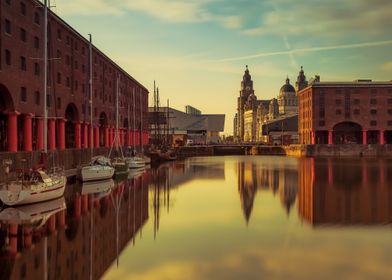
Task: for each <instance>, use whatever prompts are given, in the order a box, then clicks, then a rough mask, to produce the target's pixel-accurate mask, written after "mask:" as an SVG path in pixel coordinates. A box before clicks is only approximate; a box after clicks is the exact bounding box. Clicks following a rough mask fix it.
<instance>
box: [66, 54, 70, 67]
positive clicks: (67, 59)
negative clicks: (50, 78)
mask: <svg viewBox="0 0 392 280" xmlns="http://www.w3.org/2000/svg"><path fill="white" fill-rule="evenodd" d="M66 62H67V65H69V63H70V58H69V55H67V58H66Z"/></svg>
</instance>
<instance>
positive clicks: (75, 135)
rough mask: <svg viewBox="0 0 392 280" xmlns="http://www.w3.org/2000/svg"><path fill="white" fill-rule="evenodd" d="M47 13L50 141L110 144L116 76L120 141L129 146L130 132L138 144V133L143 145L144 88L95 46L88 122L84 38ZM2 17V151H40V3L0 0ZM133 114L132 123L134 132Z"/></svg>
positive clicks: (56, 145)
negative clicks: (91, 134) (91, 102)
mask: <svg viewBox="0 0 392 280" xmlns="http://www.w3.org/2000/svg"><path fill="white" fill-rule="evenodd" d="M48 14H49V16H48V57H49V64H48V73H49V75H48V94H47V104H48V117H49V119H48V148H49V149H50V150H55V149H66V148H83V147H89V146H90V145H93V146H94V147H103V146H106V147H108V146H110V144H111V142H112V140H113V138H114V128H115V123H116V96H117V80H118V81H119V82H118V89H119V90H118V92H119V108H120V114H119V127H120V128H121V129H120V131H119V132H120V136H121V137H120V142H121V143H122V144H123V145H130V144H132V141H133V138H134V137H133V135H134V134H136V137H135V138H136V142H137V144H138V143H139V142H140V139H141V140H142V141H143V143H144V144H147V143H148V121H147V108H148V90H147V89H146V88H145V87H144V86H143V85H142V84H140V83H139V82H138V81H137V80H135V79H134V78H133V77H132V76H131V75H129V74H128V73H126V72H125V71H124V70H123V69H121V68H120V66H118V65H117V64H116V63H115V62H113V61H112V60H111V59H110V58H109V57H107V56H106V55H105V54H103V53H102V52H101V51H100V50H98V49H97V48H95V47H94V46H93V48H92V71H91V73H92V77H93V78H92V85H93V86H92V92H93V123H92V124H90V110H89V92H90V90H89V75H90V67H89V57H90V54H89V42H88V40H86V39H85V38H84V37H83V36H82V35H81V34H79V33H78V32H77V31H76V30H74V29H73V28H72V27H71V26H69V25H68V24H67V23H66V22H64V21H63V20H62V19H61V18H59V17H58V16H57V15H55V14H54V13H52V12H51V11H49V13H48ZM0 19H1V20H0V30H1V32H0V34H1V35H0V50H1V51H0V152H1V151H11V152H16V151H32V150H41V149H42V148H43V142H44V141H43V133H42V131H43V119H42V117H43V115H44V110H43V100H44V99H43V98H44V96H43V91H44V88H43V84H44V75H43V73H44V69H43V67H44V66H43V65H44V62H43V57H44V47H43V44H44V8H43V5H42V3H40V2H39V1H34V0H18V1H14V0H2V1H1V3H0ZM86 35H87V34H86ZM133 93H135V102H134V101H133V100H134V98H133ZM134 103H135V110H136V112H135V114H134V113H133V108H134V106H133V105H134ZM128 106H129V107H130V118H128ZM134 115H135V116H136V118H135V128H136V129H135V130H134V131H132V128H133V123H134V122H133V121H134V120H133V116H134ZM141 119H143V124H141ZM128 124H130V125H129V127H130V128H131V131H128V129H127V128H128ZM140 128H141V129H142V131H143V133H142V135H140V133H139V131H140ZM89 129H92V130H93V132H94V133H93V135H94V136H93V139H89V138H90V137H89V135H90V134H89V133H88V131H89Z"/></svg>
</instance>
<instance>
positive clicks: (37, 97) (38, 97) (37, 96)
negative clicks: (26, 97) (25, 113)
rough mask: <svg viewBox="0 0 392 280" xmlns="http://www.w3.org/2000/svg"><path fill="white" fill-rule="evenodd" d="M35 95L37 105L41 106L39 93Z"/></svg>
mask: <svg viewBox="0 0 392 280" xmlns="http://www.w3.org/2000/svg"><path fill="white" fill-rule="evenodd" d="M34 95H35V98H34V99H35V104H36V105H39V101H40V94H39V91H36V92H35V94H34Z"/></svg>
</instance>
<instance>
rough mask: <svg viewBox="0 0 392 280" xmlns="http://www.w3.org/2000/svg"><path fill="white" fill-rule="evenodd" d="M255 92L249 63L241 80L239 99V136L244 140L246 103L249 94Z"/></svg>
mask: <svg viewBox="0 0 392 280" xmlns="http://www.w3.org/2000/svg"><path fill="white" fill-rule="evenodd" d="M251 94H253V95H254V90H253V81H252V76H251V75H250V73H249V69H248V65H246V68H245V73H244V75H243V77H242V81H241V90H240V96H239V97H238V99H237V126H236V127H237V136H238V138H239V140H240V141H243V140H244V112H245V105H246V103H247V101H248V98H249V96H250V95H251Z"/></svg>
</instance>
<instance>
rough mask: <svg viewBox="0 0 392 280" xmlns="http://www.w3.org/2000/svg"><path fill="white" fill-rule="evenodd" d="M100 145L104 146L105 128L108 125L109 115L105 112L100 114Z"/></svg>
mask: <svg viewBox="0 0 392 280" xmlns="http://www.w3.org/2000/svg"><path fill="white" fill-rule="evenodd" d="M99 126H100V130H99V145H100V146H101V147H103V146H104V145H105V128H107V127H108V117H107V116H106V113H105V112H101V114H99Z"/></svg>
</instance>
